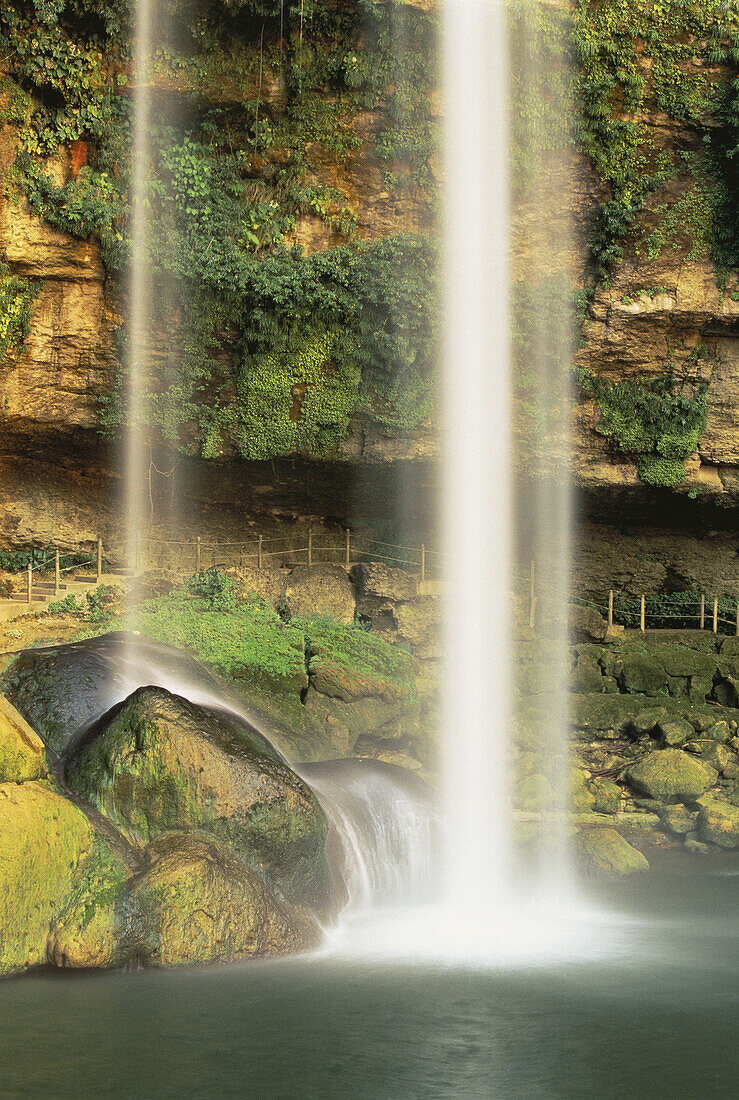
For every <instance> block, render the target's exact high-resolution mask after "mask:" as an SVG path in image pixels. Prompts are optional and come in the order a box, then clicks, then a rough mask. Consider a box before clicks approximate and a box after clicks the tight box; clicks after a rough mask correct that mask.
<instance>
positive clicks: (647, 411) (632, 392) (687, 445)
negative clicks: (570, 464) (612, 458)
mask: <svg viewBox="0 0 739 1100" xmlns="http://www.w3.org/2000/svg"><path fill="white" fill-rule="evenodd" d="M580 382H581V386H582V388H583V389H584V390H585V392H586V393H591V394H593V396H594V397H595V400H596V402H597V404H598V407H599V409H600V411H601V413H602V417H601V421H600V423H599V424H598V427H597V430H598V431H599V432H600V433H601V434H602V435H605V436H608V437H609V438H611V439H613V440H614V441H615V442H616V444H617V446H618V447H619V449H620V450H621V451H623V452H624V453H625V454H629V455H634V456H635V457H636V461H637V466H638V470H639V476H640V477H641V479H642V481H645V482H647V484H650V485H658V486H662V487H666V488H674V487H675V486H677V485H680V484H681V483H682V482H683V481H684V480H685V459H686V458H688V457H689V456H690V455H691V454H693V453H694V452H695V451H696V450H697V449H698V442H699V440H700V437H701V435H702V434H703V432H704V430H705V427H706V416H707V413H708V404H707V401H706V387H705V386H701V387H699V389H698V393H697V394H696V395H695V396H693V397H689V396H685V395H683V394H677V393H675V392H674V382H673V380H672V379H671V378H670V377H664V378H656V379H639V380H637V381H632V380H627V381H624V382H609V381H607V380H606V379H603V378H599V377H597V376H596V375H592V374H582V375H581V377H580Z"/></svg>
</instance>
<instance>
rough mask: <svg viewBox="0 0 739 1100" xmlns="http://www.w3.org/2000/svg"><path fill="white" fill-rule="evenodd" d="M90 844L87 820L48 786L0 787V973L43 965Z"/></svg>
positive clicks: (19, 785)
mask: <svg viewBox="0 0 739 1100" xmlns="http://www.w3.org/2000/svg"><path fill="white" fill-rule="evenodd" d="M92 844H93V829H92V826H91V824H90V822H89V821H88V819H87V818H86V817H85V815H84V814H83V813H82V811H81V810H79V809H78V808H77V807H76V806H74V805H73V804H72V803H71V802H69V801H68V800H67V799H66V798H62V797H61V795H59V794H57V793H56V792H55V791H53V790H52V789H51V788H50V787H49V786H48V785H47V784H45V783H41V782H39V781H37V780H29V781H28V782H25V783H21V784H18V783H3V784H0V974H12V973H14V972H16V971H20V970H25V969H26V968H28V967H31V966H39V965H43V964H44V963H45V962H46V958H47V938H48V936H49V931H50V928H51V925H52V922H53V920H54V918H55V916H56V915H57V914H58V913H59V912H60V911H61V910H62V909H63V907H64V905H65V904H66V902H67V899H68V898H69V896H70V894H71V893H72V891H73V888H74V885H75V882H76V879H77V876H78V874H79V873H81V869H82V867H83V866H84V864H85V863H86V861H87V860H88V858H89V856H90V854H91V852H92Z"/></svg>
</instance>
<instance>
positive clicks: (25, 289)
mask: <svg viewBox="0 0 739 1100" xmlns="http://www.w3.org/2000/svg"><path fill="white" fill-rule="evenodd" d="M37 294H38V284H37V283H35V282H32V281H31V280H30V279H23V278H20V277H19V276H17V275H11V273H10V268H9V267H8V266H7V264H4V263H1V262H0V363H1V362H2V360H3V359H4V358H5V356H6V355H9V354H11V353H15V355H16V356H20V354H21V352H22V350H23V347H24V345H25V342H26V337H27V336H28V333H29V332H30V329H31V312H32V307H33V302H34V299H35V298H36V295H37Z"/></svg>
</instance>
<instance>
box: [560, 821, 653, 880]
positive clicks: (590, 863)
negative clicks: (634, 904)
mask: <svg viewBox="0 0 739 1100" xmlns="http://www.w3.org/2000/svg"><path fill="white" fill-rule="evenodd" d="M574 843H575V851H576V853H577V856H578V859H579V862H580V864H581V866H582V868H583V870H585V871H587V872H589V873H591V874H596V875H603V874H605V875H618V876H625V875H632V874H634V873H635V872H638V871H648V870H649V863H648V862H647V859H646V857H645V856H644V855H643V854H642V853H641V852H640V851H638V849H636V848H634V847H632V845H631V844H629V842H628V841H627V840H625V839H624V838H623V837H622V836H621V834H620V833H618V832H616V830H615V829H604V828H592V829H590V828H589V829H581V830H579V832H577V833H576V834H575V838H574Z"/></svg>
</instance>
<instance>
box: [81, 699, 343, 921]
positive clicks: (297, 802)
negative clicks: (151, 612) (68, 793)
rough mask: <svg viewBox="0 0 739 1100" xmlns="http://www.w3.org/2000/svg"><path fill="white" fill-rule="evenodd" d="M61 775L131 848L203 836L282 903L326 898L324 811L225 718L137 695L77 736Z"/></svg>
mask: <svg viewBox="0 0 739 1100" xmlns="http://www.w3.org/2000/svg"><path fill="white" fill-rule="evenodd" d="M66 775H67V780H68V782H69V784H70V786H71V787H72V788H73V789H74V790H75V791H77V792H78V794H80V795H81V796H82V797H83V798H85V799H87V800H88V801H89V802H91V803H92V804H93V805H94V806H95V807H96V808H97V809H98V810H100V811H101V812H102V813H103V814H105V815H106V817H107V818H108V819H109V820H110V821H112V822H113V824H115V825H116V827H117V828H118V829H120V831H121V832H122V833H123V835H124V836H125V837H126V839H127V840H129V841H130V842H131V843H132V844H134V845H138V846H140V847H143V846H144V845H146V844H147V843H148V842H149V841H151V840H153V839H154V838H155V837H157V836H160V835H161V834H162V833H166V832H170V831H178V832H186V831H199V832H204V833H207V834H210V835H211V836H212V837H214V838H215V839H218V840H220V841H221V842H222V843H224V844H226V845H228V846H230V847H231V848H232V849H233V851H234V852H235V853H236V854H238V855H239V856H240V857H241V858H242V859H243V860H244V861H245V862H246V863H247V864H248V865H249V866H250V867H252V869H254V870H255V871H257V872H258V873H263V874H265V875H266V876H267V878H268V879H269V880H270V881H271V882H272V884H273V886H274V887H275V888H276V889H277V890H278V891H280V892H282V893H283V894H284V895H285V896H286V897H288V898H291V899H294V900H300V901H304V902H308V903H311V904H314V905H317V906H320V905H322V904H324V903H325V902H326V900H327V899H326V897H325V890H326V884H327V882H328V871H327V866H326V860H325V853H324V844H325V839H326V831H327V823H326V817H325V815H324V813H323V810H322V809H321V807H320V806H319V804H318V801H317V800H316V798H315V796H314V795H313V793H312V791H311V790H310V789H309V787H308V786H307V785H306V784H305V783H304V782H303V781H302V780H301V779H299V778H298V776H297V775H295V773H294V772H293V771H292V770H291V769H290V768H289V767H288V765H287V764H286V763H285V761H284V760H283V759H282V758H281V757H280V756H279V755H278V754H277V753H276V752H275V750H274V749H273V748H272V747H271V746H270V745H269V742H268V741H266V739H265V738H263V737H262V736H261V735H260V734H258V733H257V732H256V731H255V730H254V729H252V728H251V727H250V726H249V725H248V724H247V723H246V722H244V721H243V719H240V718H238V717H237V716H236V715H234V714H231V713H226V712H221V711H214V710H211V709H209V708H206V707H200V706H196V705H194V704H192V703H189V702H188V701H187V700H186V699H182V698H180V697H179V696H176V695H172V694H170V693H169V692H167V691H164V690H163V689H162V688H140V689H139V690H138V691H136V692H134V694H133V695H131V696H130V698H129V699H127V700H126V701H125V702H124V703H122V704H120V705H119V706H118V707H116V708H115V709H114V710H113V711H112V712H111V713H110V714H109V715H107V716H106V717H105V718H103V719H102V720H101V721H100V722H98V723H97V724H96V725H95V726H93V727H92V729H91V730H90V731H89V732H88V733H87V734H86V736H85V737H84V739H83V740H82V741H81V742H80V744H79V745H78V746H77V747H76V749H75V751H74V752H73V753H72V755H71V756H70V758H69V759H68V761H67V766H66Z"/></svg>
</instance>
